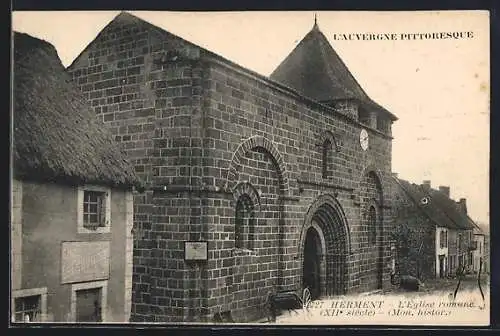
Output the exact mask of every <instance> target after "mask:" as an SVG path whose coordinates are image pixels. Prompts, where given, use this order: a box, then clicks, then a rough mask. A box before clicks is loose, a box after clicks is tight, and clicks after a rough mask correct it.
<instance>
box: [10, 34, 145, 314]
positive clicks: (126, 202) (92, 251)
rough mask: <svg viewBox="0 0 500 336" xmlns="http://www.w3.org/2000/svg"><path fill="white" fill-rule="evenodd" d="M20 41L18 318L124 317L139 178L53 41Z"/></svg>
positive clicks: (14, 229) (14, 200)
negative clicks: (59, 54) (134, 201)
mask: <svg viewBox="0 0 500 336" xmlns="http://www.w3.org/2000/svg"><path fill="white" fill-rule="evenodd" d="M13 49H14V55H13V57H14V58H13V63H14V65H13V98H14V99H13V114H12V115H13V137H12V139H13V140H12V149H13V150H12V162H13V168H12V171H11V241H10V242H11V243H10V247H11V265H12V266H11V273H10V279H11V316H12V321H14V322H101V321H102V322H126V321H128V320H129V316H130V311H131V307H130V303H131V291H132V250H133V247H132V244H133V238H132V225H133V196H132V190H133V188H134V187H137V188H140V187H141V183H140V180H139V179H138V177H137V176H136V174H135V172H134V169H133V167H132V166H131V165H130V163H128V161H126V159H125V153H124V152H123V151H121V150H119V148H118V147H117V145H116V143H115V141H114V139H113V138H112V137H111V136H110V134H109V133H108V131H107V130H106V129H105V127H103V126H102V125H101V124H100V123H98V122H97V120H96V119H95V115H94V111H93V109H90V107H89V106H88V105H87V104H86V102H85V101H84V99H83V98H82V95H81V93H80V91H79V90H78V88H76V87H75V85H74V84H72V80H71V77H70V76H69V75H68V74H67V73H66V72H65V69H64V66H63V65H62V63H61V61H60V59H59V57H58V55H57V52H56V50H55V48H54V47H53V46H52V45H51V44H49V43H47V42H46V41H42V40H39V39H36V38H34V37H31V36H29V35H27V34H23V33H17V32H14V34H13Z"/></svg>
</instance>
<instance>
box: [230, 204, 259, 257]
mask: <svg viewBox="0 0 500 336" xmlns="http://www.w3.org/2000/svg"><path fill="white" fill-rule="evenodd" d="M253 233H254V218H253V202H252V200H251V199H250V197H249V196H248V195H242V196H240V198H239V199H238V201H237V202H236V211H235V228H234V245H235V247H236V248H248V249H250V248H252V247H253V246H252V243H253Z"/></svg>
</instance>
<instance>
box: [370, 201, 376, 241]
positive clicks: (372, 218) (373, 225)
mask: <svg viewBox="0 0 500 336" xmlns="http://www.w3.org/2000/svg"><path fill="white" fill-rule="evenodd" d="M368 242H369V243H370V244H375V243H376V242H377V212H376V210H375V207H374V206H371V207H370V208H369V209H368Z"/></svg>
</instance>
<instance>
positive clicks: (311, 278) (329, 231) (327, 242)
mask: <svg viewBox="0 0 500 336" xmlns="http://www.w3.org/2000/svg"><path fill="white" fill-rule="evenodd" d="M349 240H350V239H349V229H348V226H347V221H346V218H345V215H344V212H343V211H342V208H341V206H340V204H338V202H337V201H336V200H335V198H334V197H333V196H329V195H324V196H321V197H320V198H318V200H316V202H315V203H314V204H313V205H312V206H311V208H310V209H309V211H308V213H307V216H306V219H305V223H304V227H303V230H302V238H301V248H302V252H303V267H302V284H303V287H304V288H305V287H309V289H310V291H311V296H313V297H314V298H318V297H331V296H336V295H343V294H346V292H347V284H348V278H349V277H348V268H347V261H348V260H347V259H348V254H349V244H350V241H349Z"/></svg>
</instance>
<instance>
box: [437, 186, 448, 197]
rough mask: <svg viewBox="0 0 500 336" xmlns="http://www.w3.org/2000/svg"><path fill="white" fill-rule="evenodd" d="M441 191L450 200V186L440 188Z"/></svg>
mask: <svg viewBox="0 0 500 336" xmlns="http://www.w3.org/2000/svg"><path fill="white" fill-rule="evenodd" d="M439 191H440V192H442V193H443V194H445V195H446V197H448V198H450V187H448V186H439Z"/></svg>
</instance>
